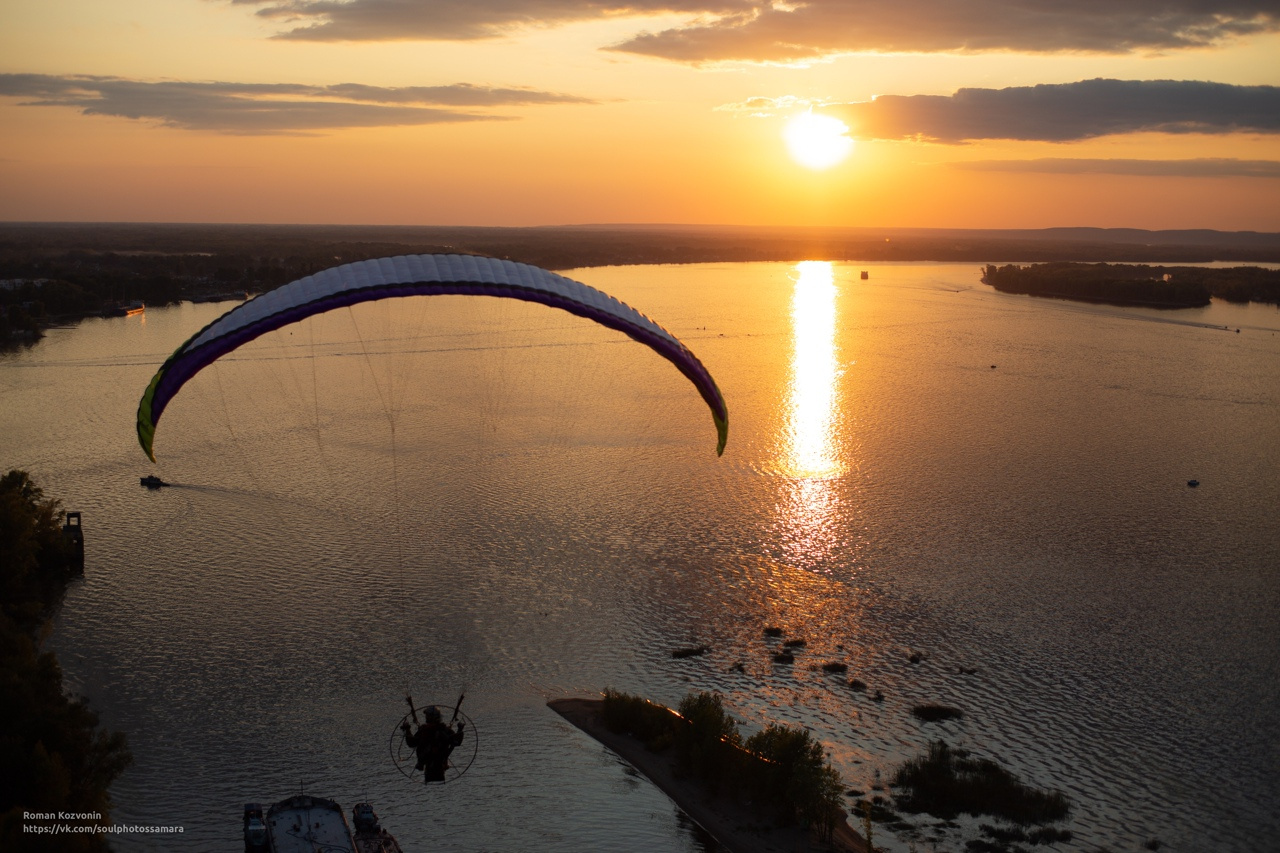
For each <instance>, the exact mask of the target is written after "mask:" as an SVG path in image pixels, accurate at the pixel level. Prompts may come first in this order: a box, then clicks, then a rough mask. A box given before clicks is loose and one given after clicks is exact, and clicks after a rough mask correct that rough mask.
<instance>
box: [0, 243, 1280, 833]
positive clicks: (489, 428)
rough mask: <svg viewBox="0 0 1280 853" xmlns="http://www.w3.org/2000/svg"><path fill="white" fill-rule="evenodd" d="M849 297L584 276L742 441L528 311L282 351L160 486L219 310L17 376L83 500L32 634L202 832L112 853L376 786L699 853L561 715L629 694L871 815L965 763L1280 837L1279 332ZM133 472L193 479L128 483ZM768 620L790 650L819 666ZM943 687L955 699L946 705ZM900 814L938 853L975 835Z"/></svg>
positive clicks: (466, 314) (696, 273) (848, 274)
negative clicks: (448, 718)
mask: <svg viewBox="0 0 1280 853" xmlns="http://www.w3.org/2000/svg"><path fill="white" fill-rule="evenodd" d="M859 269H860V268H859V267H857V266H854V265H848V264H826V263H805V264H799V265H796V264H736V265H691V266H662V267H644V266H638V267H614V268H599V269H587V270H578V271H575V272H571V273H569V275H571V276H572V277H575V278H578V279H579V280H582V281H584V282H586V283H588V284H591V285H593V286H596V287H598V288H600V289H602V290H605V291H607V292H609V293H612V294H614V295H616V296H618V297H619V298H621V299H622V300H624V301H626V302H628V303H629V304H631V305H633V306H635V307H637V308H639V309H640V310H641V311H643V312H645V313H647V314H648V315H649V316H651V317H653V318H654V319H655V320H657V321H658V322H659V323H661V324H663V325H664V326H666V327H667V328H668V329H670V330H671V331H672V332H674V333H675V334H676V335H678V336H679V337H680V338H681V339H682V340H684V341H685V342H686V343H687V344H688V345H689V346H690V347H691V349H693V350H694V352H696V353H697V354H698V356H699V357H700V358H701V360H702V361H703V362H704V363H705V364H706V365H707V366H708V368H709V369H710V370H711V372H712V374H713V375H715V376H716V378H717V380H718V382H719V383H720V386H721V388H722V390H723V392H724V394H725V397H726V399H727V400H728V403H729V410H730V436H729V444H728V448H727V450H726V452H725V454H724V456H723V457H722V458H717V457H716V455H715V451H714V448H715V430H714V427H713V425H712V422H711V418H710V416H709V414H708V413H707V411H706V409H705V407H704V406H703V404H702V402H701V400H700V399H699V398H698V397H697V394H696V392H694V391H693V390H692V387H691V386H689V385H688V384H687V383H686V382H685V381H684V380H683V378H682V377H680V375H679V374H678V373H677V372H676V371H675V370H674V369H672V368H671V366H670V365H669V364H668V363H666V362H665V361H663V360H662V359H660V358H657V357H656V356H654V355H653V354H651V353H649V352H648V351H647V350H645V349H644V348H643V347H640V346H639V345H637V344H634V343H632V342H630V341H627V340H625V339H622V338H620V336H618V335H616V334H615V333H612V332H608V331H607V330H601V329H597V328H596V327H594V326H592V325H591V324H589V323H587V322H585V321H581V320H579V319H577V318H572V317H569V316H567V315H562V314H559V313H556V312H552V311H550V310H549V309H543V308H538V307H536V306H527V305H518V304H507V301H503V300H492V299H482V298H470V299H468V298H466V297H456V298H454V297H435V298H431V299H416V300H395V301H392V302H389V303H385V304H384V305H382V306H378V307H372V308H363V309H362V308H357V309H353V310H351V311H347V310H345V309H344V310H343V311H340V312H337V313H335V314H333V315H329V316H327V317H325V318H323V319H319V320H316V321H313V322H311V323H307V324H302V325H299V326H295V327H292V328H290V329H287V330H282V331H280V332H277V333H274V334H272V335H269V336H267V337H266V338H263V339H260V340H259V341H256V342H254V343H252V344H250V345H248V346H246V347H245V348H243V349H242V350H240V351H238V352H237V353H235V354H233V355H232V356H230V357H228V358H227V359H225V360H224V362H223V363H220V364H219V365H217V366H216V367H213V368H210V369H208V370H206V371H204V372H203V373H201V374H200V375H199V376H197V377H196V378H195V379H194V380H193V381H192V382H191V383H190V384H189V385H188V386H187V387H186V388H185V389H184V390H183V391H182V393H181V394H180V395H179V396H178V398H177V400H176V401H175V402H174V403H173V404H172V405H171V407H170V408H169V410H168V411H167V412H166V413H165V416H164V418H163V420H162V421H161V423H160V426H159V429H158V431H157V437H156V452H157V456H158V459H159V464H158V465H157V466H152V465H151V464H150V463H149V462H148V461H147V460H146V459H145V457H144V456H143V454H142V452H141V451H140V450H139V448H138V446H137V442H136V438H135V436H134V429H133V424H134V412H135V409H136V406H137V400H138V398H139V396H140V395H141V392H142V390H143V389H144V387H145V386H146V384H147V382H148V380H149V379H150V377H151V375H152V373H153V372H154V371H155V369H156V368H157V366H158V365H159V364H160V362H161V361H163V359H164V358H165V356H166V355H167V354H168V353H169V352H171V351H172V350H173V349H174V348H175V347H176V346H177V345H178V344H179V343H181V342H182V341H183V340H185V339H186V338H187V337H188V336H190V335H191V334H192V333H194V332H195V331H197V330H198V329H199V328H201V327H202V326H203V325H204V324H205V323H207V322H209V321H210V320H212V319H213V318H214V317H215V316H217V315H218V314H219V313H221V312H222V311H224V310H226V309H228V308H229V307H231V306H230V305H227V304H222V305H190V304H182V305H179V306H174V307H169V308H159V309H156V308H150V309H148V310H147V312H146V313H145V315H143V316H138V317H130V318H118V319H104V320H96V319H95V320H86V321H84V322H82V323H80V324H78V325H76V326H75V327H72V328H65V329H56V330H53V331H51V332H50V333H49V335H48V336H47V338H46V339H45V340H43V341H41V342H40V343H39V344H38V345H36V346H34V347H31V348H28V349H24V350H21V351H19V352H16V353H7V354H4V355H3V356H0V400H2V401H3V406H2V407H0V408H2V414H0V425H2V428H3V435H4V438H5V440H4V458H3V459H0V463H2V464H3V465H4V467H5V469H6V470H7V469H8V468H11V467H21V468H25V469H27V470H28V471H30V472H31V473H32V474H33V475H34V476H35V477H36V478H37V480H38V482H39V483H40V484H41V485H43V486H44V488H45V489H46V492H47V493H48V494H50V495H54V496H58V497H60V498H61V499H62V500H63V502H64V504H65V506H66V507H67V508H68V509H73V510H79V511H81V512H82V513H83V514H84V527H85V531H86V539H87V543H88V544H87V565H86V572H85V576H84V579H83V580H82V581H80V582H77V583H76V584H75V585H74V586H73V587H72V589H71V590H70V592H69V593H68V595H67V599H66V603H65V606H64V608H63V609H62V611H61V613H60V614H59V617H58V622H57V628H56V631H55V633H54V635H53V637H52V639H51V646H52V648H53V649H54V650H55V651H56V652H57V654H58V655H59V658H60V659H61V661H62V664H63V667H64V670H65V676H66V681H67V684H68V686H69V688H70V689H72V690H74V691H75V692H78V693H81V694H84V695H87V696H88V697H90V698H91V702H92V706H93V707H95V708H96V709H97V710H98V711H99V712H100V714H101V717H102V722H103V724H104V725H105V726H107V727H109V728H112V729H118V730H122V731H124V732H126V733H127V734H128V737H129V741H130V745H131V748H132V751H133V754H134V758H135V763H134V765H133V767H132V768H131V769H129V770H128V771H127V772H126V773H125V774H124V775H123V776H122V777H121V778H120V779H119V781H118V782H117V784H116V785H115V787H114V789H113V797H114V800H115V803H116V808H115V811H114V813H113V817H114V818H115V820H116V821H117V822H118V823H122V824H132V825H161V826H172V825H179V826H182V827H183V829H184V832H183V835H182V836H181V840H180V843H179V844H178V846H176V847H175V846H174V837H173V836H167V837H166V838H165V840H164V841H163V842H157V841H155V840H154V838H152V837H150V836H148V835H146V834H144V833H140V832H139V833H133V834H122V835H120V836H119V837H118V839H117V840H116V841H115V842H114V843H115V845H116V847H117V848H118V849H119V850H125V851H128V850H160V849H183V850H195V851H226V850H237V849H239V848H240V812H241V807H242V805H243V804H244V803H245V802H250V801H260V802H272V801H275V800H278V799H282V798H284V797H286V796H288V795H290V794H292V793H295V792H297V791H299V790H305V791H306V792H308V793H313V794H318V795H322V796H328V797H332V798H334V799H337V800H339V801H340V802H341V803H343V804H344V805H345V806H347V807H348V808H349V807H350V805H351V804H352V803H354V802H355V801H357V800H368V801H371V802H372V803H373V804H374V806H375V808H376V809H377V810H378V812H379V814H380V816H381V817H382V820H383V823H384V825H385V826H387V827H388V828H389V829H390V830H391V831H392V832H393V833H394V834H396V835H397V837H398V838H399V840H400V841H401V843H402V845H403V846H404V847H405V849H406V850H445V851H449V850H456V851H478V850H493V851H500V850H501V851H525V850H531V851H544V850H545V851H581V850H616V851H634V850H674V851H698V850H704V849H706V847H705V843H704V841H703V840H702V839H701V838H700V837H699V835H698V833H697V832H696V831H695V830H694V829H693V828H692V827H690V825H689V824H688V821H687V820H685V819H684V818H683V816H682V815H680V814H679V813H678V812H677V811H676V809H675V808H674V807H673V806H672V805H671V804H670V803H669V801H667V800H666V798H665V797H664V796H663V795H662V794H661V793H659V792H657V791H656V790H655V789H654V788H652V786H650V785H649V784H648V783H647V782H645V781H644V780H643V779H640V778H637V777H636V775H635V774H634V773H633V772H630V771H629V770H628V768H626V767H625V766H624V765H622V764H621V763H620V762H618V761H617V760H616V759H615V758H613V757H612V756H611V755H610V754H609V753H607V752H606V751H605V750H603V749H602V748H601V747H599V746H598V745H597V744H595V743H594V742H593V741H591V740H590V739H588V738H586V737H585V736H584V735H582V734H580V733H579V732H577V731H576V730H574V729H572V728H571V727H569V726H567V725H566V724H565V723H564V722H562V721H561V720H560V718H559V717H557V716H556V715H555V714H554V713H552V712H551V711H549V710H548V709H546V707H545V702H546V701H547V700H549V699H552V698H556V697H560V696H569V695H592V694H594V693H597V692H598V691H600V690H602V689H603V688H605V687H613V688H617V689H621V690H625V691H628V692H632V693H639V694H642V695H644V696H647V697H649V698H652V699H654V700H657V701H661V702H666V703H669V704H676V703H678V702H679V700H680V699H681V697H683V696H684V695H685V694H686V693H687V692H688V691H690V690H694V689H699V690H716V691H719V692H720V693H722V694H723V695H724V697H725V701H726V704H727V705H728V707H729V708H730V709H731V710H732V712H733V713H734V714H735V715H736V716H737V717H738V719H740V720H741V721H742V728H743V730H744V732H745V733H750V732H752V731H755V730H756V729H757V728H759V727H761V726H763V725H764V724H766V723H768V722H783V723H788V724H794V725H804V726H808V727H809V728H811V729H812V730H813V732H814V733H815V735H817V736H818V737H819V738H820V739H821V740H822V741H823V742H824V743H826V744H827V746H828V748H829V750H830V753H831V757H832V760H833V762H834V764H835V766H836V767H837V768H838V769H839V770H840V771H841V773H842V774H843V775H844V778H845V780H846V782H847V783H848V784H849V786H850V787H851V788H854V789H858V790H862V791H870V790H871V789H872V788H873V786H875V785H876V784H879V783H882V782H885V781H887V780H888V779H889V777H890V776H891V775H892V771H893V768H894V767H895V766H896V765H897V764H898V763H900V762H901V761H902V760H904V759H905V758H907V757H909V756H911V755H913V754H915V753H916V752H918V751H919V750H920V749H922V748H923V747H924V746H925V745H927V744H928V742H929V741H931V740H939V739H941V740H945V741H947V742H948V743H950V744H951V745H953V746H962V747H964V748H967V749H969V750H971V751H973V752H974V753H975V754H978V755H981V756H983V757H990V758H993V759H995V760H997V761H999V762H1000V763H1002V764H1004V765H1005V766H1006V767H1008V768H1010V769H1011V770H1013V771H1014V772H1016V773H1017V774H1019V775H1020V776H1021V777H1022V778H1023V779H1024V780H1025V781H1027V782H1028V783H1030V784H1033V785H1036V786H1038V787H1042V788H1054V789H1058V790H1061V791H1063V792H1065V793H1066V794H1068V795H1069V796H1070V798H1071V801H1072V806H1073V808H1072V814H1071V818H1070V819H1069V820H1068V821H1067V822H1065V823H1064V824H1063V827H1065V828H1067V829H1070V830H1071V831H1072V833H1073V834H1074V839H1073V840H1072V841H1071V842H1069V843H1065V844H1060V845H1058V847H1057V848H1055V849H1061V850H1080V851H1096V850H1098V849H1100V848H1107V849H1111V850H1117V851H1119V850H1139V849H1142V845H1143V844H1145V843H1147V842H1148V841H1149V840H1151V839H1156V840H1159V841H1160V842H1161V843H1162V845H1163V846H1162V847H1161V849H1163V850H1172V851H1201V850H1210V849H1212V850H1219V851H1241V853H1244V851H1249V853H1253V851H1258V850H1265V849H1277V848H1276V846H1275V845H1276V844H1277V842H1276V839H1277V838H1280V809H1277V808H1276V805H1275V804H1276V803H1277V802H1280V701H1278V700H1280V642H1277V628H1278V627H1280V312H1277V310H1276V309H1275V308H1274V307H1269V306H1260V305H1251V306H1247V307H1246V306H1232V305H1227V304H1224V303H1216V302H1215V303H1214V304H1213V305H1211V306H1209V307H1208V308H1204V309H1194V310H1179V311H1156V310H1145V309H1135V308H1116V307H1107V306H1092V305H1082V304H1076V303H1068V302H1059V301H1049V300H1038V299H1032V298H1028V297H1020V296H1009V295H1003V294H998V293H995V292H994V291H992V290H991V289H989V288H987V287H985V286H984V285H981V284H980V283H979V281H978V275H979V273H978V270H977V268H976V267H974V266H971V265H944V264H899V265H878V266H871V267H869V268H868V270H869V273H870V276H869V278H868V279H867V280H862V279H860V277H859ZM388 305H393V306H394V307H388ZM1237 329H1239V331H1238V332H1237V331H1236V330H1237ZM152 472H154V473H158V474H159V475H160V476H162V477H163V478H164V479H165V480H167V481H169V482H172V483H174V484H176V485H175V486H174V487H173V488H169V489H164V490H159V491H154V492H152V491H147V490H145V489H142V488H140V487H139V485H138V480H137V477H138V476H139V475H141V474H147V473H152ZM1192 479H1195V480H1198V481H1199V484H1200V485H1199V487H1198V488H1190V487H1188V481H1189V480H1192ZM765 627H779V628H782V629H783V631H784V635H785V638H790V639H804V640H806V641H807V645H806V646H805V647H804V648H803V649H802V650H801V651H799V653H798V654H797V656H796V660H795V663H794V664H791V665H785V664H776V663H774V662H773V655H774V653H775V652H776V651H778V648H777V646H778V644H779V642H780V641H779V640H774V639H769V638H766V637H765V636H764V628H765ZM694 645H705V646H707V647H708V649H709V650H708V651H707V653H706V654H704V655H702V656H700V657H688V658H683V659H674V658H673V657H672V655H671V652H672V651H673V650H674V649H679V648H685V647H689V646H694ZM913 654H918V656H919V657H918V662H917V663H913V662H912V660H911V657H912V655H913ZM828 662H842V663H845V664H847V665H848V671H847V672H846V673H844V674H839V675H836V674H828V673H826V672H825V671H823V669H822V664H824V663H828ZM850 678H858V679H861V680H862V681H864V682H866V684H867V685H868V690H867V691H865V692H860V691H855V690H852V689H851V688H850V687H849V685H848V680H849V679H850ZM876 691H880V692H881V694H882V696H883V700H882V701H879V702H877V701H875V699H874V694H875V693H876ZM406 692H411V693H412V694H413V696H414V698H415V700H416V701H418V702H419V703H424V702H437V703H441V704H452V703H453V702H454V701H456V699H457V697H458V695H459V694H460V693H464V692H465V696H466V698H465V700H464V704H463V711H465V712H467V713H468V714H469V716H470V717H471V718H472V720H474V722H475V732H474V733H473V735H472V736H473V737H475V738H478V740H476V741H475V742H476V743H478V749H477V750H476V759H475V762H474V764H473V765H472V766H471V767H470V769H469V770H468V771H467V772H466V774H465V775H464V776H462V777H461V778H459V779H456V780H455V781H453V782H450V783H448V784H446V785H444V786H434V787H425V786H422V785H420V784H413V783H411V782H410V781H408V780H407V779H405V778H404V777H403V776H401V775H400V773H399V772H398V770H397V769H396V767H395V765H394V764H393V763H392V761H391V759H390V756H389V754H388V740H389V737H390V735H391V733H392V731H393V729H394V726H395V724H396V723H397V722H398V721H399V719H400V717H401V715H402V714H403V713H405V711H406V710H407V708H406V706H405V704H404V695H405V693H406ZM929 702H932V703H941V704H946V705H951V706H953V707H956V708H959V709H961V710H962V711H963V712H964V716H963V718H961V719H959V720H952V721H949V722H944V723H921V722H919V721H918V720H916V719H915V718H914V717H913V716H912V714H911V709H912V707H913V706H914V705H918V704H921V703H929ZM463 751H464V752H465V751H466V750H463ZM916 823H917V825H918V826H919V827H920V833H921V834H920V835H919V837H918V840H917V841H916V845H917V848H918V849H920V850H961V849H963V846H964V845H963V841H964V839H966V838H971V837H973V835H974V832H975V829H974V826H975V824H976V822H975V821H969V820H962V821H960V824H959V826H958V827H952V828H947V827H937V826H936V824H937V822H936V821H933V820H930V819H924V820H917V821H916ZM877 840H878V843H882V844H884V845H885V846H886V847H887V849H889V850H895V851H905V850H907V849H908V847H907V840H906V839H905V838H893V837H892V836H890V834H889V833H888V832H885V831H881V832H880V833H879V834H878V835H877Z"/></svg>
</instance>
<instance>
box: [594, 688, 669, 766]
mask: <svg viewBox="0 0 1280 853" xmlns="http://www.w3.org/2000/svg"><path fill="white" fill-rule="evenodd" d="M601 718H602V719H603V720H604V724H605V726H606V727H608V729H609V731H611V732H617V733H618V734H624V735H630V736H631V737H634V738H636V739H637V740H640V741H643V742H644V744H645V746H646V747H648V748H649V749H650V750H651V751H653V752H661V751H662V750H664V749H666V748H667V747H669V746H670V745H671V743H672V741H673V739H674V736H675V730H676V726H677V725H678V724H679V722H680V718H679V717H677V716H675V715H674V714H672V713H671V709H669V708H666V707H663V706H662V705H658V704H656V703H654V702H650V701H649V700H648V699H641V698H640V697H639V696H632V695H630V694H628V693H619V692H618V691H616V690H612V689H610V688H605V691H604V707H603V708H602V709H601Z"/></svg>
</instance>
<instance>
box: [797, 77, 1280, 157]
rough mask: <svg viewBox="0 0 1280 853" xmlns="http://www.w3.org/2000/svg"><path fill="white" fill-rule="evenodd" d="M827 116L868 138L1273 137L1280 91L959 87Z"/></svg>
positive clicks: (1205, 85)
mask: <svg viewBox="0 0 1280 853" xmlns="http://www.w3.org/2000/svg"><path fill="white" fill-rule="evenodd" d="M822 112H825V113H828V114H831V115H835V116H838V117H839V118H841V119H842V120H844V121H845V122H846V123H847V124H848V125H849V127H850V133H851V134H852V135H853V136H855V137H859V138H863V139H918V140H923V141H929V142H947V143H959V142H965V141H969V140H976V139H1017V140H1038V141H1044V142H1069V141H1072V140H1078V139H1089V138H1092V137H1097V136H1107V135H1111V134H1122V133H1138V132H1143V131H1154V132H1160V133H1211V134H1218V133H1238V132H1249V133H1264V134H1272V133H1280V87H1277V86H1233V85H1230V84H1227V83H1210V82H1203V81H1196V80H1084V81H1081V82H1079V83H1055V84H1044V85H1039V86H1017V87H1012V88H1008V89H960V90H959V91H957V92H956V93H955V94H954V95H884V96H881V97H878V98H876V99H874V100H871V101H865V102H862V103H855V104H838V105H831V106H827V107H824V108H823V109H822Z"/></svg>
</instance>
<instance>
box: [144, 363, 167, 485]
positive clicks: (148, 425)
mask: <svg viewBox="0 0 1280 853" xmlns="http://www.w3.org/2000/svg"><path fill="white" fill-rule="evenodd" d="M163 373H164V368H161V369H160V370H159V371H157V373H156V375H155V376H154V377H153V378H152V380H151V384H150V385H148V386H147V390H146V391H145V392H144V393H143V395H142V399H141V400H139V401H138V444H140V445H142V452H143V453H145V454H147V458H148V459H150V460H151V461H152V462H155V461H156V454H155V452H154V451H153V450H152V447H151V446H152V444H153V443H154V442H155V439H156V425H155V423H154V422H153V421H152V419H151V398H152V397H153V396H154V395H155V393H156V385H158V384H160V377H161V375H162V374H163Z"/></svg>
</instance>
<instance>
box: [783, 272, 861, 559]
mask: <svg viewBox="0 0 1280 853" xmlns="http://www.w3.org/2000/svg"><path fill="white" fill-rule="evenodd" d="M796 273H797V277H796V283H795V291H794V294H793V296H792V300H791V326H792V338H793V341H794V345H793V348H792V358H791V376H790V380H789V390H790V394H789V398H788V401H787V424H786V427H785V432H784V436H783V446H782V447H781V448H780V451H781V452H780V459H779V467H780V469H781V470H782V472H783V473H784V474H785V475H786V476H787V477H788V478H789V479H790V488H789V491H788V494H787V495H786V496H785V498H784V499H783V500H782V501H781V505H780V506H779V507H778V523H779V526H780V528H781V530H782V538H783V541H784V543H785V550H786V553H787V556H788V557H789V558H791V559H793V560H795V561H796V562H798V563H800V564H812V563H813V562H815V561H817V560H821V559H822V558H823V557H825V556H826V555H827V554H828V553H830V551H831V549H832V547H833V546H834V545H835V534H836V529H837V524H836V520H837V518H838V515H839V510H840V497H839V493H838V492H837V490H836V489H835V488H834V480H835V478H837V477H839V476H840V475H841V474H843V473H844V470H845V468H844V465H843V463H842V460H841V454H840V446H839V441H838V439H837V437H836V435H837V423H836V421H837V416H838V412H839V393H838V389H837V382H838V380H839V377H840V367H839V360H838V358H837V353H836V285H835V271H834V269H833V267H832V264H831V263H830V262H826V261H803V262H801V263H799V264H797V265H796Z"/></svg>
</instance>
